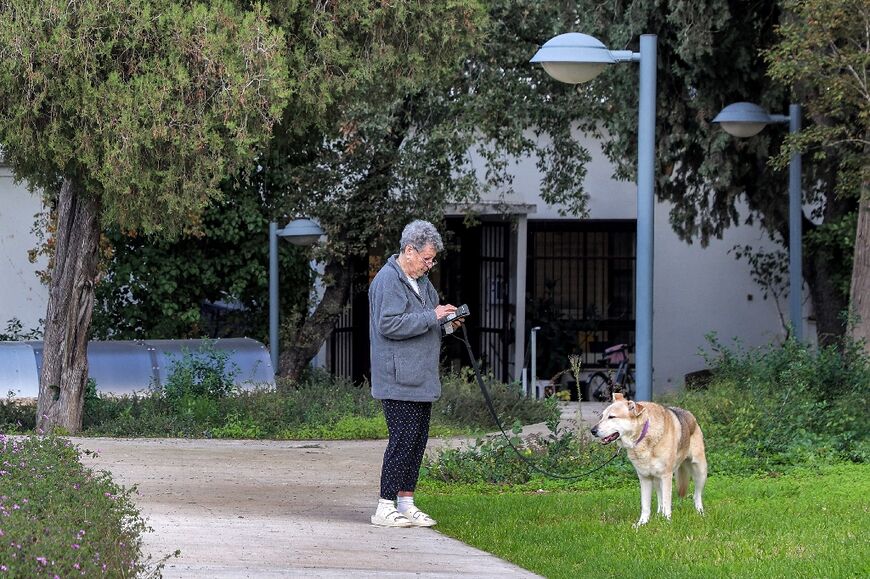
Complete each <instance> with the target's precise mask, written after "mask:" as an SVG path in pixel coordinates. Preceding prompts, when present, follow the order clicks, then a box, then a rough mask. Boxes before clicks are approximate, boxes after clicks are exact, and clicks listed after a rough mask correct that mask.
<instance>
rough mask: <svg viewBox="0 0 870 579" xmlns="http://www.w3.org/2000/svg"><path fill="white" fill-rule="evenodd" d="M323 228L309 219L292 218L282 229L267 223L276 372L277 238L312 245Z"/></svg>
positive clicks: (272, 349)
mask: <svg viewBox="0 0 870 579" xmlns="http://www.w3.org/2000/svg"><path fill="white" fill-rule="evenodd" d="M323 234H324V231H323V229H321V227H320V225H318V224H317V222H315V221H312V220H311V219H294V220H293V221H291V222H290V223H288V224H287V226H286V227H285V228H284V229H278V224H277V223H275V222H274V221H272V222H271V223H269V351H270V354H271V357H272V371H273V372H275V373H276V374H277V373H278V238H279V237H283V238H284V239H286V240H287V241H289V242H290V243H292V244H293V245H314V244H315V243H317V240H318V239H320V236H321V235H323Z"/></svg>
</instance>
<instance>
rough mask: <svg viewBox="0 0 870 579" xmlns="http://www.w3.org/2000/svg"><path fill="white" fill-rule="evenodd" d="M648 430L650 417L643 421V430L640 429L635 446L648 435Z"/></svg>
mask: <svg viewBox="0 0 870 579" xmlns="http://www.w3.org/2000/svg"><path fill="white" fill-rule="evenodd" d="M647 430H649V420H648V419H647V421H646V422H644V423H643V430H641V431H640V436H639V437H638V439H637V440H635V441H634V445H635V446H637V445H638V443H639V442H640V441H641V440H643V438H644V437H645V436H646V431H647Z"/></svg>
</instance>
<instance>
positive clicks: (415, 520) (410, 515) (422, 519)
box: [400, 507, 438, 527]
mask: <svg viewBox="0 0 870 579" xmlns="http://www.w3.org/2000/svg"><path fill="white" fill-rule="evenodd" d="M400 514H401V515H403V516H404V517H405V518H406V519H408V521H410V522H411V524H412V525H413V526H415V527H434V526H435V525H437V524H438V521H436V520H435V519H433V518H432V517H430V516H429V515H427V514H426V513H424V512H423V511H421V510H420V509H418V508H417V507H411V508H410V509H408V510H407V511H403V512H402V513H400Z"/></svg>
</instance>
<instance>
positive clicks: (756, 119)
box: [713, 102, 804, 342]
mask: <svg viewBox="0 0 870 579" xmlns="http://www.w3.org/2000/svg"><path fill="white" fill-rule="evenodd" d="M713 122H714V123H719V124H720V125H721V126H722V129H724V130H725V132H727V133H729V134H731V135H734V136H735V137H738V138H746V137H752V136H754V135H757V134H758V133H760V132H761V131H762V130H763V129H764V127H765V126H767V125H768V124H770V123H788V131H789V133H790V134H792V135H795V134H797V133H799V132H800V130H801V106H800V105H799V104H792V105H790V106H789V107H788V115H771V114H768V113H767V111H766V110H764V109H763V108H761V107H760V106H758V105H756V104H753V103H746V102H740V103H733V104H730V105H728V106H727V107H725V108H724V109H722V110H721V111H720V112H719V114H718V115H716V117H715V118H714V119H713ZM802 170H803V168H802V162H801V154H800V153H799V152H797V151H795V152H793V153H792V154H791V158H790V159H789V164H788V286H789V289H788V312H789V320H790V321H791V329H792V333H793V335H794V338H795V340H797V341H798V342H802V341H803V337H804V324H803V287H804V276H803V248H802V247H801V242H802V238H803V232H802V229H803V223H802V221H801V220H802V219H803V205H802V196H801V173H802Z"/></svg>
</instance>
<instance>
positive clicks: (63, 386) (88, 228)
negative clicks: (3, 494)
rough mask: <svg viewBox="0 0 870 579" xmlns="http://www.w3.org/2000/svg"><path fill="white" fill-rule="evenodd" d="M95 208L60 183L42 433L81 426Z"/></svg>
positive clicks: (66, 182)
mask: <svg viewBox="0 0 870 579" xmlns="http://www.w3.org/2000/svg"><path fill="white" fill-rule="evenodd" d="M99 213H100V212H99V205H98V204H97V202H95V201H94V200H92V199H88V198H86V197H85V196H84V195H82V194H81V192H80V191H79V190H78V185H77V184H75V183H73V182H72V181H70V180H69V179H64V181H63V184H62V185H61V188H60V197H59V199H58V205H57V221H58V223H57V233H56V236H55V254H54V265H53V267H52V270H51V282H50V285H49V296H48V312H47V314H46V317H45V338H44V342H43V351H42V372H41V374H40V377H39V400H38V402H37V406H36V412H37V415H36V416H37V419H36V424H37V427H38V428H39V429H42V430H43V431H44V432H50V431H52V430H54V429H55V428H58V427H60V428H63V429H64V430H65V431H67V432H69V433H70V434H73V433H76V432H78V431H80V430H81V427H82V407H83V405H84V396H85V386H86V385H87V380H88V356H87V350H88V330H89V329H90V326H91V314H92V313H93V308H94V282H95V280H96V276H97V260H98V250H99V241H100V227H99Z"/></svg>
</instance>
